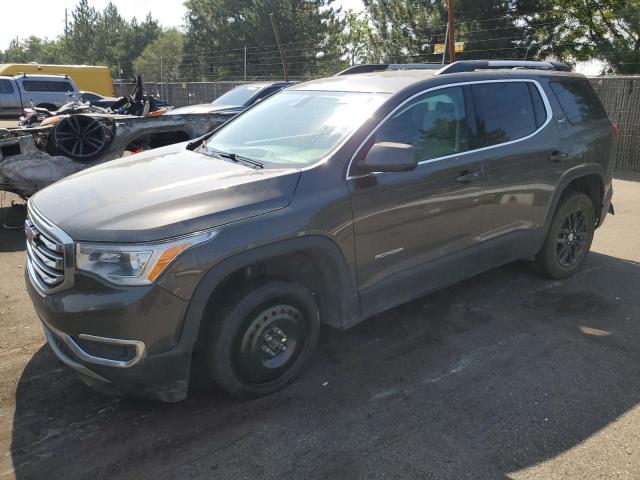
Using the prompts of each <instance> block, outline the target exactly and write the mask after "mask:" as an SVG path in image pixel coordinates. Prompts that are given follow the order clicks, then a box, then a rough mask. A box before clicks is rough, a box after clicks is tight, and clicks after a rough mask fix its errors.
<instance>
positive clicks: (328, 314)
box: [197, 249, 343, 347]
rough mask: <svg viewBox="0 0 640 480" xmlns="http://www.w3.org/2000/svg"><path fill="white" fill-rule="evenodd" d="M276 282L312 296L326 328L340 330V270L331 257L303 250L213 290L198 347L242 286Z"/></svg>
mask: <svg viewBox="0 0 640 480" xmlns="http://www.w3.org/2000/svg"><path fill="white" fill-rule="evenodd" d="M263 278H274V279H281V280H289V281H294V282H297V283H299V284H301V285H303V286H304V287H306V288H307V289H309V291H310V292H311V293H312V294H313V296H314V298H315V300H316V302H317V304H318V308H319V310H320V320H321V322H322V323H324V324H328V325H331V326H334V327H338V328H339V327H341V324H342V317H343V315H342V308H343V307H342V305H343V303H342V297H343V295H342V293H343V285H342V280H341V277H340V273H339V272H338V268H337V266H336V265H334V263H333V259H332V257H331V256H330V255H329V254H327V253H326V252H324V251H322V250H321V249H317V250H316V249H311V250H300V251H296V252H292V253H287V254H283V255H278V256H275V257H271V258H268V259H265V260H260V261H258V262H255V263H252V264H250V265H246V266H244V267H242V268H238V269H237V270H235V271H233V272H232V273H230V274H229V275H227V276H226V277H225V278H224V279H223V280H222V281H221V282H220V283H219V284H218V285H217V286H216V287H215V289H214V291H213V293H212V294H211V296H210V298H209V301H208V302H207V307H206V308H205V310H204V318H203V319H202V321H201V322H200V328H199V333H198V342H197V345H199V346H200V347H201V346H202V344H201V342H202V340H203V337H204V335H203V332H205V331H206V324H207V323H208V321H210V319H211V318H212V317H213V316H214V315H215V314H214V312H215V310H216V309H218V308H220V305H221V304H222V303H224V302H225V301H227V300H228V299H229V298H231V297H232V295H233V292H235V291H237V290H238V288H240V287H241V286H242V285H243V284H245V283H247V282H250V281H253V280H258V279H263Z"/></svg>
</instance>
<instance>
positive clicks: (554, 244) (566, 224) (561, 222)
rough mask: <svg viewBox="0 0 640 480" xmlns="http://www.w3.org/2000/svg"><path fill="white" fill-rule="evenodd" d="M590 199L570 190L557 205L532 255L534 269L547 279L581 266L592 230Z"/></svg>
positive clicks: (571, 271) (558, 277)
mask: <svg viewBox="0 0 640 480" xmlns="http://www.w3.org/2000/svg"><path fill="white" fill-rule="evenodd" d="M595 224H596V220H595V212H594V208H593V203H592V202H591V199H590V198H589V197H588V196H587V195H585V194H584V193H581V192H570V193H569V194H568V195H566V196H565V197H564V198H563V199H562V200H561V203H560V205H559V206H558V208H557V210H556V213H555V214H554V216H553V220H552V221H551V227H550V228H549V232H548V233H547V238H546V239H545V242H544V245H543V246H542V248H541V249H540V251H539V252H538V253H537V254H536V257H535V263H534V269H535V270H536V271H537V272H538V273H540V274H541V275H544V276H546V277H549V278H554V279H560V278H566V277H569V276H571V275H573V274H574V273H576V271H577V270H578V269H579V268H580V267H581V266H582V264H583V263H584V259H585V258H586V256H587V253H589V249H590V248H591V242H592V241H593V234H594V231H595Z"/></svg>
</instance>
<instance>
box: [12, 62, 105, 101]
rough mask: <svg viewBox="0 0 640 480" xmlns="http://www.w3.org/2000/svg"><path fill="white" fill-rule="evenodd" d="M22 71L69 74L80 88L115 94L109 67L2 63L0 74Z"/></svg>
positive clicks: (102, 93)
mask: <svg viewBox="0 0 640 480" xmlns="http://www.w3.org/2000/svg"><path fill="white" fill-rule="evenodd" d="M20 73H27V74H29V73H32V74H40V75H69V77H71V79H72V80H73V82H74V83H75V84H76V85H77V87H78V90H83V91H89V92H95V93H99V94H100V95H104V96H107V97H111V96H113V81H112V80H111V72H110V71H109V69H108V68H107V67H94V66H90V65H41V64H39V63H5V64H0V76H2V75H6V76H12V75H18V74H20Z"/></svg>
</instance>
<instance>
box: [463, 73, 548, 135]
mask: <svg viewBox="0 0 640 480" xmlns="http://www.w3.org/2000/svg"><path fill="white" fill-rule="evenodd" d="M472 90H473V97H474V99H475V104H476V107H477V110H478V112H477V117H478V133H479V134H480V138H481V141H482V143H483V144H484V145H485V146H491V145H498V144H500V143H505V142H510V141H513V140H518V139H519V138H523V137H526V136H528V135H530V134H532V133H533V132H535V131H536V130H537V129H538V128H539V127H540V126H541V125H542V123H544V120H545V119H546V112H544V104H542V106H541V105H540V102H542V99H541V98H539V99H537V100H536V102H535V104H534V101H533V99H532V95H531V93H530V90H529V82H496V83H480V84H476V85H473V86H472ZM535 90H536V92H537V88H535ZM537 94H538V97H539V96H540V94H539V93H537ZM540 108H542V110H540Z"/></svg>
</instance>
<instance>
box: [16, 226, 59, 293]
mask: <svg viewBox="0 0 640 480" xmlns="http://www.w3.org/2000/svg"><path fill="white" fill-rule="evenodd" d="M25 233H26V236H27V267H28V269H29V275H30V276H31V278H32V279H33V280H34V281H35V282H36V283H37V284H38V286H39V287H40V288H41V289H42V290H45V291H48V290H52V289H54V288H56V287H59V286H60V285H62V283H63V282H64V267H65V261H64V255H65V248H64V244H63V243H61V242H60V241H58V240H56V239H55V238H54V237H53V236H52V235H51V234H50V233H47V232H45V231H44V230H43V229H42V228H40V227H38V226H36V224H35V223H34V222H33V221H32V220H31V218H29V217H27V220H26V221H25Z"/></svg>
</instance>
